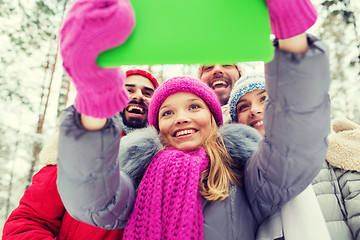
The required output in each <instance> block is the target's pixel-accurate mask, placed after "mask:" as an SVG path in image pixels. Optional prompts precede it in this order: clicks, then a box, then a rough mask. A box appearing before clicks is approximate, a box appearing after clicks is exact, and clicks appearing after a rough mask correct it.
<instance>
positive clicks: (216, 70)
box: [213, 64, 224, 76]
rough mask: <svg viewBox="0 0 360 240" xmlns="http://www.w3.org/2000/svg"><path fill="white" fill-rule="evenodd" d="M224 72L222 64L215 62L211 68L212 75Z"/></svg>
mask: <svg viewBox="0 0 360 240" xmlns="http://www.w3.org/2000/svg"><path fill="white" fill-rule="evenodd" d="M223 73H224V71H223V68H222V65H220V64H216V65H215V66H214V68H213V75H214V76H217V75H222V74H223Z"/></svg>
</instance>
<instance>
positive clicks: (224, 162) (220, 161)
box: [199, 116, 240, 201]
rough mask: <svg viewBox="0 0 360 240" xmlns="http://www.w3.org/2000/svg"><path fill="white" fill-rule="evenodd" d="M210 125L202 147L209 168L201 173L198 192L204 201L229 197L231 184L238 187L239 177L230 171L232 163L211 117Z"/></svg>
mask: <svg viewBox="0 0 360 240" xmlns="http://www.w3.org/2000/svg"><path fill="white" fill-rule="evenodd" d="M211 124H212V126H213V127H212V130H211V132H210V135H209V137H208V138H207V139H206V141H205V143H204V145H203V147H204V149H205V151H206V153H207V155H208V157H209V168H207V169H206V170H205V171H203V172H202V173H201V180H200V182H199V190H200V193H201V195H202V196H203V197H204V198H205V199H207V200H209V201H216V200H218V199H221V200H224V199H226V198H227V197H228V196H229V188H230V184H231V183H236V184H239V185H240V182H239V180H238V179H239V178H240V176H237V174H236V173H235V172H234V171H233V170H232V169H231V167H232V166H235V164H234V161H233V159H232V158H231V157H230V155H229V153H228V151H227V149H226V148H225V145H224V142H223V139H222V137H221V136H220V135H218V126H217V125H216V122H215V118H214V117H213V116H212V119H211Z"/></svg>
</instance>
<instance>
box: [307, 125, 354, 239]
mask: <svg viewBox="0 0 360 240" xmlns="http://www.w3.org/2000/svg"><path fill="white" fill-rule="evenodd" d="M332 128H333V130H334V132H333V133H332V134H331V135H330V136H329V149H328V152H327V154H326V161H325V162H324V166H323V168H322V169H321V170H320V172H319V174H318V175H317V176H316V177H315V179H314V180H313V182H312V183H313V188H314V191H315V193H316V197H317V199H318V201H319V203H320V207H321V210H322V212H323V215H324V218H325V220H326V225H327V227H328V230H329V233H330V235H331V237H332V239H341V240H352V239H356V240H360V125H359V124H356V123H354V122H351V121H350V120H347V119H335V120H334V121H333V122H332Z"/></svg>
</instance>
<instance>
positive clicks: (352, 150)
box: [326, 118, 360, 172]
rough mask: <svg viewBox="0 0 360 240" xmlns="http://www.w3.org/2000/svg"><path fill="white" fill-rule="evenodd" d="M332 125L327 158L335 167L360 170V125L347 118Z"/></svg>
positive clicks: (336, 120)
mask: <svg viewBox="0 0 360 240" xmlns="http://www.w3.org/2000/svg"><path fill="white" fill-rule="evenodd" d="M331 125H332V130H333V133H331V134H330V135H329V148H328V151H327V153H326V160H327V161H328V162H329V163H330V164H331V165H332V166H334V167H337V168H341V169H345V170H354V171H357V172H360V125H359V124H357V123H355V122H353V121H350V120H349V119H346V118H338V119H335V120H333V121H332V124H331Z"/></svg>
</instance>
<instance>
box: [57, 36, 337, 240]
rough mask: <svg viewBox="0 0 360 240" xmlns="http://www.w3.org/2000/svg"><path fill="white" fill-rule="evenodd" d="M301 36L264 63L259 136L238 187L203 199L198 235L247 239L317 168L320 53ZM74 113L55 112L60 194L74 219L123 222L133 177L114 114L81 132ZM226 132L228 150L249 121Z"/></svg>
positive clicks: (323, 137)
mask: <svg viewBox="0 0 360 240" xmlns="http://www.w3.org/2000/svg"><path fill="white" fill-rule="evenodd" d="M308 40H309V43H310V48H309V50H308V51H307V52H306V53H305V54H301V55H295V54H291V53H285V52H282V51H280V50H278V49H277V48H276V49H275V57H274V60H273V61H272V62H271V63H268V64H267V65H266V69H265V74H266V81H267V83H266V84H267V91H268V96H269V99H268V103H267V107H266V110H265V116H264V117H265V119H266V120H265V121H264V123H265V124H264V127H265V131H266V135H265V136H264V138H263V140H262V141H261V142H260V144H259V146H258V148H257V150H256V151H255V152H254V154H252V155H251V157H250V158H249V159H248V161H247V162H246V165H245V166H244V175H243V178H242V179H241V181H242V185H243V186H231V187H230V191H229V194H230V196H229V197H228V198H227V199H225V200H224V201H216V202H209V201H206V200H203V204H202V208H203V216H204V239H206V240H208V239H224V240H225V239H226V240H231V239H247V240H251V239H255V235H256V230H257V227H258V225H259V224H260V223H261V222H263V221H264V219H266V218H267V217H268V216H269V215H271V214H272V213H274V212H275V211H277V210H278V209H279V208H280V207H281V206H283V205H284V204H285V203H286V202H287V201H289V200H290V199H291V198H293V197H294V196H296V195H297V194H299V193H300V192H302V191H303V190H304V189H305V188H306V187H307V186H308V185H309V184H310V182H311V180H312V179H313V178H314V177H315V176H316V175H317V173H318V172H319V170H320V169H321V166H322V159H324V157H325V153H326V150H327V135H328V132H329V126H330V103H329V96H328V94H327V91H328V88H329V79H330V77H329V64H328V54H327V50H326V48H325V46H324V45H323V43H322V42H321V41H317V39H315V38H313V37H309V38H308ZM275 45H276V44H275ZM76 116H77V114H76V113H75V111H74V110H73V109H68V110H67V111H65V112H64V114H63V116H62V123H61V126H60V139H59V159H58V182H57V183H58V190H59V193H60V196H61V198H62V200H63V203H64V205H65V207H66V209H67V210H68V212H69V213H70V214H71V215H72V216H73V217H75V218H76V219H78V220H81V221H84V222H86V223H89V224H91V225H94V226H98V227H101V228H106V229H115V228H123V227H125V225H126V222H127V219H128V217H129V215H130V214H131V210H132V207H133V204H134V201H135V198H136V194H135V186H134V184H135V182H134V181H133V179H132V178H130V177H129V175H128V174H126V173H125V172H123V171H121V169H120V163H119V160H118V152H119V142H120V133H121V128H120V124H119V122H118V118H117V117H113V118H111V119H109V121H108V123H107V125H106V127H105V128H103V129H102V130H100V131H94V132H89V131H85V130H84V129H83V128H82V127H81V124H80V123H79V120H78V118H77V117H76ZM239 131H240V130H239ZM230 132H231V133H232V135H233V136H234V138H235V139H233V143H234V145H233V146H234V149H235V150H234V149H232V150H231V149H230V150H229V151H230V154H231V153H235V155H237V154H238V151H236V149H237V148H238V147H239V145H240V144H238V143H241V141H245V142H247V141H250V142H251V141H253V140H251V139H253V136H252V133H251V129H249V128H246V129H245V130H244V131H242V132H234V131H230ZM247 136H250V137H247ZM231 139H232V138H231ZM253 142H254V141H253ZM135 146H136V145H135ZM245 155H246V154H245ZM232 156H233V157H234V154H233V155H232ZM240 158H241V157H240Z"/></svg>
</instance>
